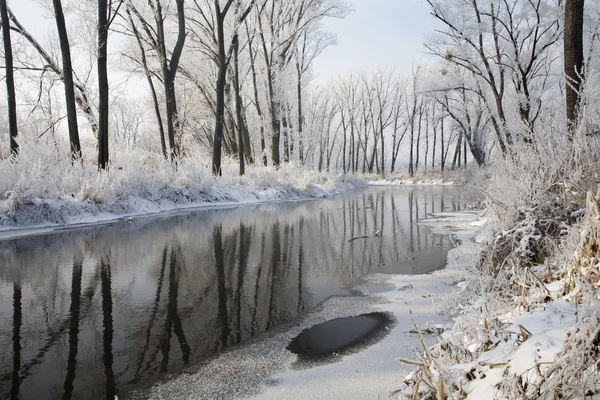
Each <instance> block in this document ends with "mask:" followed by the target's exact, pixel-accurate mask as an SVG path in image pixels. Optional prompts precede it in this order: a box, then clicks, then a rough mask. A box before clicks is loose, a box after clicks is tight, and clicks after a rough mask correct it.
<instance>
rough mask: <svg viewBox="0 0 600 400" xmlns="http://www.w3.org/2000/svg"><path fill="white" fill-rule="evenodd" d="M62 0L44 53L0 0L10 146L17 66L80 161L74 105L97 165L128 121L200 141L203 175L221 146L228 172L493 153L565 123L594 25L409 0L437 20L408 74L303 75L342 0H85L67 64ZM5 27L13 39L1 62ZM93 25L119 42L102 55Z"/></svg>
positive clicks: (13, 147) (354, 168)
mask: <svg viewBox="0 0 600 400" xmlns="http://www.w3.org/2000/svg"><path fill="white" fill-rule="evenodd" d="M63 1H66V0H62V1H61V0H52V10H53V11H54V20H55V26H56V34H57V37H58V43H59V45H60V55H61V58H60V61H59V60H58V59H55V58H54V55H53V54H54V52H53V50H54V49H52V48H48V46H47V45H44V44H43V43H42V42H41V41H40V40H38V39H37V38H35V37H34V35H32V34H31V33H30V32H29V31H28V30H27V28H26V27H24V26H23V24H22V23H21V22H20V21H19V19H18V16H17V15H15V14H14V13H13V12H12V11H11V9H10V8H9V7H8V5H7V1H6V0H0V16H1V22H2V33H3V42H4V58H5V71H6V74H5V82H6V88H7V90H6V93H7V96H6V97H7V104H8V117H9V118H8V120H9V127H10V128H9V132H10V152H11V154H12V155H13V156H16V155H18V152H19V140H18V135H19V130H18V127H17V122H18V120H20V121H24V118H19V114H18V113H17V95H16V92H15V73H17V74H21V75H24V76H26V77H28V78H29V79H30V80H32V81H35V84H36V86H38V87H39V94H38V96H37V98H36V99H35V101H34V102H33V103H34V106H33V108H32V109H31V113H34V112H36V113H40V112H41V113H45V114H47V115H48V119H49V122H48V124H47V125H48V127H47V128H46V129H45V130H44V131H43V132H42V133H41V134H40V136H42V135H44V134H45V132H47V131H49V130H50V131H52V132H55V129H56V127H57V125H59V123H60V122H61V120H62V119H63V118H64V119H66V121H67V129H68V133H69V136H68V137H69V152H70V154H71V157H72V159H73V161H74V162H81V161H82V150H81V143H80V130H81V129H82V128H81V126H80V125H81V124H79V123H78V114H79V116H83V117H85V121H86V125H87V126H88V131H89V132H91V133H92V134H93V136H94V141H95V143H96V152H97V155H98V157H97V165H98V167H99V168H101V169H107V168H108V167H109V165H110V163H109V161H110V159H109V154H110V153H109V144H111V145H112V146H117V150H113V151H118V150H119V149H118V147H121V146H124V143H127V145H128V146H135V144H136V142H137V141H138V140H139V137H140V136H141V133H140V131H141V128H140V127H141V126H142V125H143V126H144V127H145V128H146V129H144V131H146V134H145V135H146V136H148V135H154V137H155V138H156V143H157V144H159V145H160V147H159V149H160V153H161V154H162V156H163V157H164V158H165V159H166V160H169V161H171V162H173V163H174V164H176V163H177V161H178V160H179V159H180V158H181V157H191V156H197V155H196V154H191V152H193V151H195V150H193V149H197V148H200V149H204V151H205V154H207V156H209V157H210V164H211V169H212V171H213V173H214V174H215V175H220V174H221V166H222V162H223V161H222V160H223V157H233V158H237V160H238V162H239V172H240V174H244V172H245V165H247V164H254V163H260V164H262V165H269V164H271V165H274V166H277V167H278V166H280V165H281V164H282V163H287V162H290V161H293V162H297V163H299V164H303V165H308V166H310V167H313V168H316V169H319V170H330V169H335V170H339V171H343V172H344V173H350V172H351V173H356V172H371V173H374V172H377V173H386V172H394V171H397V170H398V169H400V168H407V169H408V172H409V173H410V174H411V175H414V173H416V172H417V170H419V169H428V168H430V169H441V170H444V169H446V168H448V166H450V167H451V168H456V167H460V166H465V165H466V164H467V163H468V162H469V160H472V161H473V162H475V163H476V164H477V165H479V166H482V165H485V164H486V162H487V161H488V160H489V159H490V157H492V156H493V155H495V154H498V155H501V156H504V157H507V156H511V155H514V152H515V150H514V149H515V148H517V147H519V146H526V147H527V146H530V147H532V148H535V146H536V145H537V144H538V142H540V141H543V140H544V138H545V137H546V136H545V135H546V134H547V131H548V129H549V127H551V126H553V124H555V123H556V118H555V116H556V115H559V114H561V113H562V115H564V118H562V119H559V120H560V121H562V120H565V121H566V122H567V124H568V127H569V129H568V132H570V133H568V135H571V136H572V135H573V132H575V131H576V129H577V127H578V124H579V121H580V120H581V118H580V113H579V110H580V104H579V102H580V100H579V99H580V98H581V93H582V91H583V89H584V86H583V85H584V82H585V80H584V76H585V72H586V70H590V69H593V68H594V65H595V64H594V62H595V59H594V57H593V50H594V46H595V45H596V43H595V42H594V40H595V39H594V38H596V39H597V37H598V32H599V28H598V26H597V25H594V24H593V23H591V24H589V29H588V30H587V31H585V30H584V8H585V7H584V1H583V0H567V1H565V2H564V4H563V2H562V1H558V0H528V1H518V0H493V1H486V2H482V1H477V0H456V1H450V0H425V1H426V2H427V3H428V4H429V6H430V9H431V14H432V16H433V17H434V18H435V19H437V21H438V22H439V23H440V24H441V26H443V29H441V30H439V32H438V33H437V34H436V35H435V36H434V37H433V38H432V39H430V40H428V42H427V43H426V48H427V50H428V51H429V52H430V53H431V54H433V55H435V56H437V60H436V61H431V62H427V63H424V64H422V65H418V66H415V67H414V68H413V71H412V74H410V75H408V76H406V75H405V74H403V73H401V72H398V71H396V70H395V69H392V68H383V69H378V70H373V71H364V72H356V73H349V74H348V75H346V76H343V77H338V78H335V79H333V80H332V81H330V82H328V83H327V84H320V85H315V84H311V81H312V79H313V78H314V74H313V72H312V66H313V65H314V61H315V59H316V58H317V57H318V56H319V55H320V54H321V53H322V52H323V51H324V50H325V49H326V48H327V47H329V46H331V45H333V44H335V42H336V37H335V35H334V34H332V33H329V32H325V31H323V29H322V22H323V20H324V19H325V18H343V17H344V16H346V15H347V14H348V13H349V12H350V11H351V6H350V5H349V4H347V3H346V2H344V1H342V0H176V1H174V2H167V1H165V0H97V2H95V1H91V0H89V1H87V2H84V3H85V4H86V7H81V8H79V9H77V12H74V13H73V14H74V15H72V16H70V18H71V19H74V18H75V19H77V18H79V19H81V20H82V21H85V23H87V24H88V25H89V24H91V25H93V26H95V30H96V43H95V46H94V48H93V49H92V50H91V53H92V54H93V55H94V58H95V67H94V70H93V71H92V68H91V67H89V71H87V73H86V74H85V75H84V73H85V72H86V71H80V74H78V73H77V72H76V71H75V68H76V66H75V68H74V66H73V60H72V54H71V50H72V44H71V42H70V39H72V38H69V32H68V29H67V25H68V23H67V22H68V17H69V16H67V19H66V17H65V13H64V10H63V4H62V2H63ZM592 7H596V8H597V6H595V5H592ZM94 8H95V10H96V11H97V14H96V15H95V16H94V15H92V11H91V10H93V9H94ZM11 32H12V33H13V36H15V35H14V34H16V36H17V37H18V39H17V40H19V41H20V42H23V43H25V44H26V45H27V50H26V51H23V50H20V51H23V54H22V55H21V56H20V57H18V60H19V61H18V62H17V65H15V62H14V59H13V53H14V51H13V48H12V42H11V41H12V40H13V39H12V37H11ZM586 35H588V36H589V38H590V40H591V45H590V46H589V49H588V50H587V51H588V57H587V59H586V58H584V47H583V44H584V36H586ZM113 37H114V38H115V39H110V38H113ZM109 40H115V41H118V42H119V46H118V47H119V51H118V55H119V61H120V62H119V65H118V66H114V65H113V66H112V68H113V69H111V68H110V67H111V65H110V64H109V55H110V54H109ZM19 47H20V48H21V47H23V46H19ZM397 51H401V49H398V50H397ZM561 63H562V71H563V72H562V73H561V74H559V73H557V72H556V71H557V66H558V65H559V64H561ZM117 69H118V70H119V71H120V72H127V73H130V74H132V75H134V76H137V77H139V79H140V80H142V81H143V82H144V83H143V85H144V87H145V88H146V89H147V91H148V93H149V103H148V104H149V107H148V108H149V109H151V110H152V114H153V116H152V118H151V119H150V118H145V117H144V118H142V117H141V116H140V115H141V113H142V111H140V110H137V111H136V110H135V109H134V108H132V107H131V105H127V104H123V103H119V102H117V101H116V100H114V99H113V100H112V101H111V93H112V92H111V87H110V82H111V79H110V77H109V70H110V71H113V70H117ZM50 75H51V76H52V77H50ZM81 76H86V78H84V79H82V78H81ZM57 81H59V82H60V84H61V85H62V86H63V88H64V96H63V99H62V101H61V106H60V107H56V105H55V106H54V111H53V109H52V107H51V106H49V105H48V104H45V103H44V102H47V103H49V102H51V100H52V96H51V93H52V92H53V90H55V89H54V86H55V83H56V82H57ZM557 95H558V97H560V98H563V99H564V100H563V101H557V100H556V98H557ZM63 104H64V107H62V105H63ZM562 109H564V110H565V111H564V112H562V111H561V110H562ZM57 110H58V111H57ZM62 114H64V115H62ZM142 119H143V121H142ZM132 143H133V144H132Z"/></svg>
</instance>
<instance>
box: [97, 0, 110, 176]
mask: <svg viewBox="0 0 600 400" xmlns="http://www.w3.org/2000/svg"><path fill="white" fill-rule="evenodd" d="M107 14H108V1H107V0H98V167H99V168H101V169H106V168H107V167H108V107H109V104H108V103H109V98H108V90H109V86H108V65H107V62H108V15H107Z"/></svg>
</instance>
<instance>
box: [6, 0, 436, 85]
mask: <svg viewBox="0 0 600 400" xmlns="http://www.w3.org/2000/svg"><path fill="white" fill-rule="evenodd" d="M349 2H350V3H352V4H353V7H354V11H353V12H352V13H351V14H350V15H349V16H347V17H346V18H344V19H328V20H325V21H324V23H323V29H324V30H326V31H329V32H334V33H336V34H337V36H338V44H337V45H335V46H332V47H330V48H328V49H326V50H325V51H324V53H323V54H321V56H320V57H319V58H317V59H316V60H315V64H314V70H313V72H314V73H315V75H316V77H315V78H316V81H326V80H328V79H330V78H332V77H335V76H337V75H342V74H344V73H346V72H348V71H353V70H368V69H370V68H375V67H385V66H397V67H398V68H399V69H402V70H404V71H405V72H409V71H410V70H411V67H412V65H414V64H417V63H418V62H419V61H420V60H421V59H423V58H428V57H429V56H428V55H427V54H426V53H425V49H424V47H423V43H424V42H425V39H426V37H427V35H428V34H430V33H432V32H433V30H434V29H435V28H436V26H437V25H436V21H435V19H434V18H433V17H432V16H431V15H430V14H429V5H428V4H427V3H426V1H425V0H349ZM8 4H9V6H10V7H11V8H12V10H13V11H14V12H15V14H16V16H17V18H19V19H20V20H21V22H22V23H23V24H24V25H25V27H26V28H27V29H28V30H30V32H31V33H32V34H34V35H35V36H36V37H40V35H41V36H44V35H45V32H44V31H45V29H47V28H46V27H47V26H48V25H47V24H48V23H49V21H48V20H44V19H42V15H44V16H46V17H49V16H51V10H50V9H45V10H44V9H43V8H44V7H43V6H41V4H47V5H49V4H50V2H48V1H45V0H9V1H8Z"/></svg>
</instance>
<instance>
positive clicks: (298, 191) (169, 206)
mask: <svg viewBox="0 0 600 400" xmlns="http://www.w3.org/2000/svg"><path fill="white" fill-rule="evenodd" d="M146 167H147V166H142V167H141V168H140V169H141V171H137V172H136V173H134V172H133V169H134V168H135V167H131V168H132V170H129V173H130V174H129V175H127V174H124V173H122V171H120V170H117V171H116V172H114V171H111V172H110V174H108V173H105V172H98V171H88V168H85V167H84V168H80V169H77V168H75V169H74V170H70V171H68V174H70V175H79V174H82V175H85V176H84V177H81V176H77V177H76V176H71V178H72V179H73V180H78V179H79V180H80V182H81V183H80V184H72V182H70V180H69V179H65V178H64V177H60V178H59V177H57V176H50V177H47V180H50V181H52V180H55V182H54V187H53V190H49V189H48V188H47V185H48V183H45V184H44V186H41V185H42V182H41V181H39V180H36V179H30V180H27V179H26V177H22V179H16V180H15V179H12V180H10V181H9V182H4V183H5V185H6V186H5V189H7V188H9V187H11V188H12V189H11V190H5V191H4V193H5V196H4V197H5V198H4V199H3V200H0V239H1V238H4V239H6V238H9V237H15V236H23V235H28V234H36V233H40V232H47V231H48V230H50V229H52V228H57V227H65V226H87V225H93V224H99V223H105V222H109V221H114V220H118V219H128V218H132V217H139V216H144V215H150V214H157V213H165V212H181V211H183V210H191V209H195V208H199V207H227V206H236V205H241V204H258V203H265V202H272V201H295V200H307V199H316V198H322V197H327V196H332V195H335V194H340V193H344V192H348V191H351V190H355V189H358V188H362V187H366V186H367V183H366V182H365V180H364V179H363V178H360V177H354V176H345V175H342V174H328V173H319V172H315V171H310V170H308V169H305V168H302V167H297V166H293V165H291V164H290V165H286V166H284V167H282V168H281V169H278V170H277V169H275V168H270V167H250V168H248V170H247V174H246V176H244V177H236V176H235V172H234V171H235V170H234V166H229V169H231V171H230V170H227V171H226V173H227V174H230V175H229V177H222V178H217V177H213V176H212V174H211V173H210V171H209V170H207V169H206V168H205V170H201V171H200V170H196V169H197V168H198V166H197V165H196V164H190V165H188V166H186V165H180V166H179V167H178V169H176V170H174V169H173V168H172V167H170V166H168V165H167V167H168V168H167V170H166V171H163V173H162V174H161V175H155V176H154V177H153V179H148V178H147V177H143V176H141V175H144V168H146ZM11 168H14V169H17V168H18V167H15V166H11ZM19 172H22V171H19ZM17 175H18V174H17ZM232 175H233V177H232ZM84 178H87V179H84ZM94 180H95V183H90V182H94ZM0 183H3V182H1V180H0ZM0 186H1V185H0Z"/></svg>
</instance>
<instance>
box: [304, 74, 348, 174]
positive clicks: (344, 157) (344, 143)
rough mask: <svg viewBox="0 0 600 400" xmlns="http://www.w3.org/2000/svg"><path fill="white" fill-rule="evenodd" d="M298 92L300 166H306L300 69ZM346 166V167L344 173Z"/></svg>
mask: <svg viewBox="0 0 600 400" xmlns="http://www.w3.org/2000/svg"><path fill="white" fill-rule="evenodd" d="M297 92H298V157H299V158H300V164H301V165H304V142H303V140H302V139H303V138H302V133H303V126H302V125H303V124H304V116H303V115H302V72H301V71H300V70H299V69H298V82H297ZM345 149H346V133H345V132H344V152H345V151H346V150H345ZM344 160H346V155H345V154H344ZM344 162H345V161H344ZM345 169H346V166H344V171H345Z"/></svg>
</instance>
